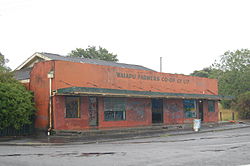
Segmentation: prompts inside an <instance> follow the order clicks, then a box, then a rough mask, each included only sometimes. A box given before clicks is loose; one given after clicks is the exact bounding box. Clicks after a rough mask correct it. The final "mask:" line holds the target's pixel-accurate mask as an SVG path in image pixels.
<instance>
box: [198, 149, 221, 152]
mask: <svg viewBox="0 0 250 166" xmlns="http://www.w3.org/2000/svg"><path fill="white" fill-rule="evenodd" d="M224 151H225V150H222V149H213V150H202V151H201V152H224Z"/></svg>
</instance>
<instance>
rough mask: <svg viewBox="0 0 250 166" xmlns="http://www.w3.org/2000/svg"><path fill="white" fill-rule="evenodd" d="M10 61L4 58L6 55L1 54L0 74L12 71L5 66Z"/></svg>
mask: <svg viewBox="0 0 250 166" xmlns="http://www.w3.org/2000/svg"><path fill="white" fill-rule="evenodd" d="M8 61H9V60H8V59H5V58H4V55H3V54H2V53H1V52H0V72H2V73H6V72H7V71H10V68H8V67H7V66H6V65H5V64H6V63H8Z"/></svg>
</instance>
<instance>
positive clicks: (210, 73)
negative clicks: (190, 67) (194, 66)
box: [190, 67, 220, 78]
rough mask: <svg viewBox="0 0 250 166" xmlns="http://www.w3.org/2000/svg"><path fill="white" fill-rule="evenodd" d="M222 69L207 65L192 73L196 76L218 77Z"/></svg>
mask: <svg viewBox="0 0 250 166" xmlns="http://www.w3.org/2000/svg"><path fill="white" fill-rule="evenodd" d="M219 72H220V70H218V69H214V68H211V67H205V68H203V69H202V70H195V71H194V72H193V73H191V74H190V75H191V76H196V77H205V78H217V75H218V74H217V73H219Z"/></svg>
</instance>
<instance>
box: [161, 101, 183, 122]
mask: <svg viewBox="0 0 250 166" xmlns="http://www.w3.org/2000/svg"><path fill="white" fill-rule="evenodd" d="M163 112H164V124H181V123H184V111H183V100H181V99H165V100H164V105H163Z"/></svg>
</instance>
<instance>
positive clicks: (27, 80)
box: [19, 79, 30, 83]
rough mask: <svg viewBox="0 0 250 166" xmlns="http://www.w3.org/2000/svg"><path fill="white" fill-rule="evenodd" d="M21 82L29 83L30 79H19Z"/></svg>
mask: <svg viewBox="0 0 250 166" xmlns="http://www.w3.org/2000/svg"><path fill="white" fill-rule="evenodd" d="M19 81H20V82H21V83H29V82H30V79H26V80H19Z"/></svg>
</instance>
